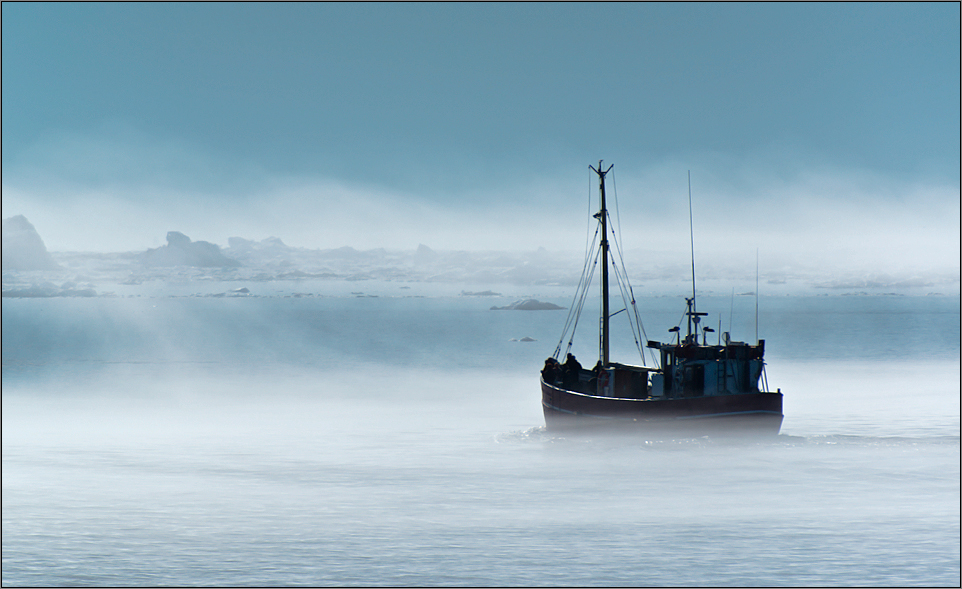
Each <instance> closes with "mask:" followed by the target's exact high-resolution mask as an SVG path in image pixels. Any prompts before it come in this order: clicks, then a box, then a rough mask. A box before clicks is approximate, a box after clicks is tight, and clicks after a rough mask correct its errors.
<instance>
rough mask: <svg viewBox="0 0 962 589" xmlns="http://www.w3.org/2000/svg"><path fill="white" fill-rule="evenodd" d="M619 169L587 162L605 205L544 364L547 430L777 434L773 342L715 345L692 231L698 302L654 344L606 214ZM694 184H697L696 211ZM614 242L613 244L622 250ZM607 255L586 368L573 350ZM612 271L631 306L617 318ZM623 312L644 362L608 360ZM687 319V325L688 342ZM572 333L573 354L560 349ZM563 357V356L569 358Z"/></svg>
mask: <svg viewBox="0 0 962 589" xmlns="http://www.w3.org/2000/svg"><path fill="white" fill-rule="evenodd" d="M612 167H613V166H609V167H608V169H607V170H606V169H604V168H603V166H602V162H600V161H599V162H598V167H597V168H595V167H594V166H589V169H590V170H591V171H592V172H594V174H596V175H597V176H598V181H599V186H600V204H601V208H600V210H599V211H598V212H597V213H595V214H594V215H593V217H594V218H595V219H597V221H598V222H597V226H596V228H595V232H594V238H593V239H591V240H589V246H588V248H587V254H586V257H585V268H584V271H583V272H582V279H581V282H580V283H579V286H578V289H577V292H576V294H575V302H574V304H572V306H571V308H570V309H571V311H570V313H569V316H568V320H567V321H566V324H565V328H564V331H563V333H562V336H561V340H560V341H559V343H558V346H557V347H556V348H555V351H554V354H553V355H552V356H551V357H550V358H548V359H547V360H546V361H545V366H544V368H543V369H542V373H541V404H542V406H543V409H544V418H545V424H546V426H547V428H548V430H549V431H570V430H582V431H584V430H590V431H599V430H601V431H611V432H625V431H631V432H641V433H644V434H649V435H669V436H685V437H691V436H703V435H713V434H768V435H775V434H777V433H778V431H779V429H780V428H781V423H782V417H783V415H782V393H781V390H780V389H779V390H777V391H775V392H769V391H768V390H767V388H768V386H767V377H766V376H765V360H764V356H765V340H759V339H757V335H756V343H755V344H754V345H752V344H749V343H745V342H738V341H733V340H732V339H731V337H730V334H729V333H727V332H726V333H724V334H718V338H717V344H716V345H710V344H709V343H708V334H709V333H714V332H715V330H713V329H711V328H710V327H707V326H702V325H701V323H702V321H701V320H702V317H704V316H706V315H707V313H702V312H699V311H698V309H697V304H696V303H697V299H696V291H695V264H694V229H693V226H692V293H691V297H686V298H685V301H686V308H685V311H684V314H683V315H682V320H681V321H680V322H679V325H676V326H675V327H672V328H671V329H669V330H668V331H669V341H668V342H666V343H662V342H660V341H655V340H649V339H648V338H647V335H646V334H645V330H644V327H643V324H642V322H641V318H640V315H639V314H638V309H637V306H636V305H635V297H634V294H633V291H632V288H631V286H630V283H629V282H628V280H627V273H626V272H625V269H624V265H623V262H621V260H623V256H622V255H621V253H622V252H621V246H620V242H619V241H618V240H619V239H620V235H616V234H615V232H614V231H613V227H614V224H613V223H612V222H611V219H610V217H609V212H608V208H607V203H606V194H605V177H606V176H607V174H608V173H609V172H610V171H611V169H612ZM690 186H691V184H690V180H689V207H691V188H690ZM689 210H690V209H689ZM609 235H610V236H611V237H612V240H611V241H609ZM612 242H614V243H615V248H614V250H613V249H612V248H611V243H612ZM614 254H617V255H614ZM599 259H600V260H601V264H600V266H601V318H600V321H599V325H600V333H599V351H598V356H599V357H598V363H597V364H596V365H595V367H594V368H592V369H586V368H583V367H582V366H581V365H580V363H579V362H578V361H577V359H575V357H574V356H573V355H572V354H571V353H570V350H571V346H572V343H573V339H574V332H575V328H576V327H577V324H578V319H579V317H580V314H581V310H582V308H583V307H584V302H585V300H586V298H587V296H586V295H587V293H588V292H589V285H590V283H591V280H592V276H593V274H594V271H595V270H594V269H595V268H596V267H597V266H598V260H599ZM618 262H621V265H619V263H618ZM609 269H611V270H612V272H613V273H614V275H615V277H616V282H617V285H618V287H619V290H620V292H621V294H622V298H623V300H624V302H625V308H624V309H621V310H620V311H617V312H615V313H611V312H610V304H609ZM756 297H757V288H756ZM756 300H757V299H756ZM756 307H757V305H756ZM622 312H626V315H628V316H629V319H631V321H630V323H631V326H632V333H633V334H634V338H635V344H636V347H637V348H638V351H639V355H640V356H641V364H640V365H632V364H623V363H618V362H613V361H612V360H611V358H610V357H609V349H610V345H609V337H610V333H611V329H610V325H611V319H612V317H613V316H614V315H617V314H619V313H622ZM681 323H687V334H686V335H684V336H682V325H681ZM756 325H757V319H756ZM719 331H720V330H719ZM569 333H570V339H569V340H568V346H567V349H566V350H565V351H564V352H562V345H563V343H564V341H565V339H566V338H567V337H568V334H569ZM699 340H700V341H699ZM641 342H644V347H642V345H641ZM645 349H647V350H648V351H649V355H650V356H652V363H651V365H647V362H646V358H645ZM562 356H564V358H565V359H564V361H563V362H562V360H561V358H562Z"/></svg>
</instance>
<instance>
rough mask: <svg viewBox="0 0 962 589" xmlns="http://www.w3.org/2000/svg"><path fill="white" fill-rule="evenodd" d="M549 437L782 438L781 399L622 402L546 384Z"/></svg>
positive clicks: (544, 396)
mask: <svg viewBox="0 0 962 589" xmlns="http://www.w3.org/2000/svg"><path fill="white" fill-rule="evenodd" d="M541 393H542V394H541V405H542V408H543V410H544V419H545V425H546V426H547V428H548V430H549V431H559V432H572V431H592V430H598V431H618V432H639V433H647V434H651V435H659V436H662V435H669V436H671V435H685V436H692V435H698V436H702V435H719V434H721V435H726V436H733V435H735V436H737V435H765V436H774V435H777V434H778V432H779V430H780V429H781V425H782V419H783V414H782V394H781V393H769V392H758V393H748V394H736V395H718V396H710V397H690V398H672V399H655V398H646V399H619V398H612V397H603V396H596V395H588V394H585V393H579V392H575V391H569V390H566V389H563V388H561V387H558V386H554V385H551V384H548V383H546V382H545V381H544V379H542V380H541Z"/></svg>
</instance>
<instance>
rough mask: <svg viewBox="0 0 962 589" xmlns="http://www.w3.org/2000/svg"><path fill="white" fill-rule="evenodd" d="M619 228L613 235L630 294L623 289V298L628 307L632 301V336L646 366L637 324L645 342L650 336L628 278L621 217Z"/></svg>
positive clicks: (655, 362) (654, 362)
mask: <svg viewBox="0 0 962 589" xmlns="http://www.w3.org/2000/svg"><path fill="white" fill-rule="evenodd" d="M615 202H616V207H617V201H615ZM609 218H610V217H609ZM618 227H619V234H618V235H613V237H614V239H613V241H614V242H615V250H616V251H617V252H618V258H619V260H620V262H621V272H622V273H623V275H624V280H625V285H626V286H627V288H628V292H627V293H625V291H624V288H622V298H623V299H624V300H625V305H626V306H627V305H628V304H629V302H628V301H629V299H630V301H631V302H630V304H631V307H632V309H633V311H634V315H635V321H634V323H632V322H631V321H630V317H629V324H631V327H632V334H633V335H634V336H635V338H636V339H635V345H636V347H638V351H639V352H640V355H641V361H642V363H643V364H644V363H645V362H646V360H645V352H644V349H643V348H642V347H641V344H640V342H639V341H638V339H637V338H638V333H637V332H635V324H637V327H638V330H639V331H640V332H641V335H642V336H643V337H644V339H645V341H647V340H648V334H647V333H646V332H645V326H644V323H643V322H642V321H641V315H640V314H639V313H638V305H637V304H636V302H635V292H634V289H633V288H632V287H631V280H630V279H629V278H628V268H627V265H626V264H625V256H624V248H623V246H622V242H621V241H620V236H621V235H620V229H621V218H620V216H619V217H618ZM612 234H614V230H612ZM612 267H613V268H615V269H616V271H617V266H616V265H615V264H614V260H612ZM616 276H617V274H616ZM626 294H627V296H626ZM652 358H653V360H652V363H653V364H655V365H657V364H658V363H657V361H656V360H655V358H656V356H655V354H654V352H652Z"/></svg>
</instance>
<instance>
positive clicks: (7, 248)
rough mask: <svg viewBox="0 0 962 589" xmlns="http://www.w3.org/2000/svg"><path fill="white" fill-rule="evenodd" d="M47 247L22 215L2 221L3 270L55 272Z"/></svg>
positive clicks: (54, 263)
mask: <svg viewBox="0 0 962 589" xmlns="http://www.w3.org/2000/svg"><path fill="white" fill-rule="evenodd" d="M59 268H60V266H59V265H57V263H56V262H54V261H53V258H52V257H50V253H49V252H48V251H47V246H45V245H44V244H43V240H42V239H40V235H39V234H38V233H37V230H36V229H34V228H33V225H31V224H30V221H27V218H26V217H24V216H23V215H16V216H14V217H10V218H9V219H4V220H3V269H4V271H7V270H57V269H59Z"/></svg>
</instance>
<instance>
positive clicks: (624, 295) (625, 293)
mask: <svg viewBox="0 0 962 589" xmlns="http://www.w3.org/2000/svg"><path fill="white" fill-rule="evenodd" d="M612 268H613V269H614V271H615V280H616V281H617V282H618V289H619V291H620V292H621V299H622V301H623V302H624V303H625V309H622V310H627V309H628V307H629V306H630V307H631V308H632V309H637V307H635V304H634V302H635V301H634V298H632V297H630V296H629V291H630V289H631V284H630V283H629V282H628V274H627V272H626V271H625V268H624V267H623V266H622V267H619V266H618V265H616V264H612ZM620 312H621V311H618V313H620ZM615 315H617V313H615ZM628 325H629V327H631V335H632V336H633V337H634V340H635V347H636V348H638V353H639V355H640V356H641V360H642V363H644V360H645V353H644V351H643V350H642V347H641V342H640V341H639V338H640V336H641V334H640V333H639V325H635V322H634V321H632V320H631V315H630V314H629V315H628Z"/></svg>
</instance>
